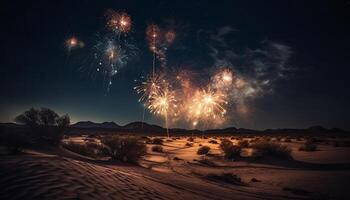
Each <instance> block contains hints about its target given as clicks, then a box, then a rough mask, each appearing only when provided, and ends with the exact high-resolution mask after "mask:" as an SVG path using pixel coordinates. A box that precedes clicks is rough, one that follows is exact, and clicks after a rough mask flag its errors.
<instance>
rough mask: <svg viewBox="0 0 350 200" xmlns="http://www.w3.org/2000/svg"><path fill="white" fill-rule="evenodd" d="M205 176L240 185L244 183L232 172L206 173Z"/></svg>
mask: <svg viewBox="0 0 350 200" xmlns="http://www.w3.org/2000/svg"><path fill="white" fill-rule="evenodd" d="M206 178H207V179H210V180H214V181H221V182H225V183H230V184H233V185H241V186H243V185H245V184H244V183H243V182H242V179H241V178H240V177H239V176H237V175H236V174H232V173H222V174H208V175H206Z"/></svg>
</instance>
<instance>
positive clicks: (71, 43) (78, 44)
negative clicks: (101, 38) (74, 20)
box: [66, 37, 84, 51]
mask: <svg viewBox="0 0 350 200" xmlns="http://www.w3.org/2000/svg"><path fill="white" fill-rule="evenodd" d="M66 47H67V49H68V50H69V51H70V50H72V49H75V48H82V47H84V43H83V42H82V41H79V40H78V39H77V38H76V37H71V38H69V39H67V40H66Z"/></svg>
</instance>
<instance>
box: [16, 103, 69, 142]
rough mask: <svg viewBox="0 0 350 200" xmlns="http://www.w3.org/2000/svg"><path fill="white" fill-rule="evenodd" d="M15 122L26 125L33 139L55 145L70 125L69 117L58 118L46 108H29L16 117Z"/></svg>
mask: <svg viewBox="0 0 350 200" xmlns="http://www.w3.org/2000/svg"><path fill="white" fill-rule="evenodd" d="M15 121H16V122H17V123H20V124H24V125H27V126H28V127H29V128H30V130H31V134H32V136H33V137H34V139H37V140H38V141H42V142H49V143H51V144H54V145H57V144H59V142H60V141H61V139H62V136H63V133H64V132H65V131H66V130H67V128H68V127H69V124H70V118H69V116H68V115H67V114H66V115H63V116H59V115H58V114H57V113H56V112H54V111H53V110H51V109H48V108H41V109H35V108H31V109H29V110H27V111H25V112H24V113H22V114H20V115H18V116H17V117H16V118H15Z"/></svg>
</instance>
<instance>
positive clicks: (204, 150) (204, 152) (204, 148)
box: [197, 146, 210, 155]
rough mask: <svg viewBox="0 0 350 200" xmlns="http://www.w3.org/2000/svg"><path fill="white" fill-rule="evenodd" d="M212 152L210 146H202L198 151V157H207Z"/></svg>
mask: <svg viewBox="0 0 350 200" xmlns="http://www.w3.org/2000/svg"><path fill="white" fill-rule="evenodd" d="M209 151H210V147H208V146H202V147H200V148H199V149H198V151H197V154H198V155H207V154H208V153H209Z"/></svg>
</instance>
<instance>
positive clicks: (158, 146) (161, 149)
mask: <svg viewBox="0 0 350 200" xmlns="http://www.w3.org/2000/svg"><path fill="white" fill-rule="evenodd" d="M152 151H154V152H163V147H162V146H160V145H154V146H153V147H152Z"/></svg>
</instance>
